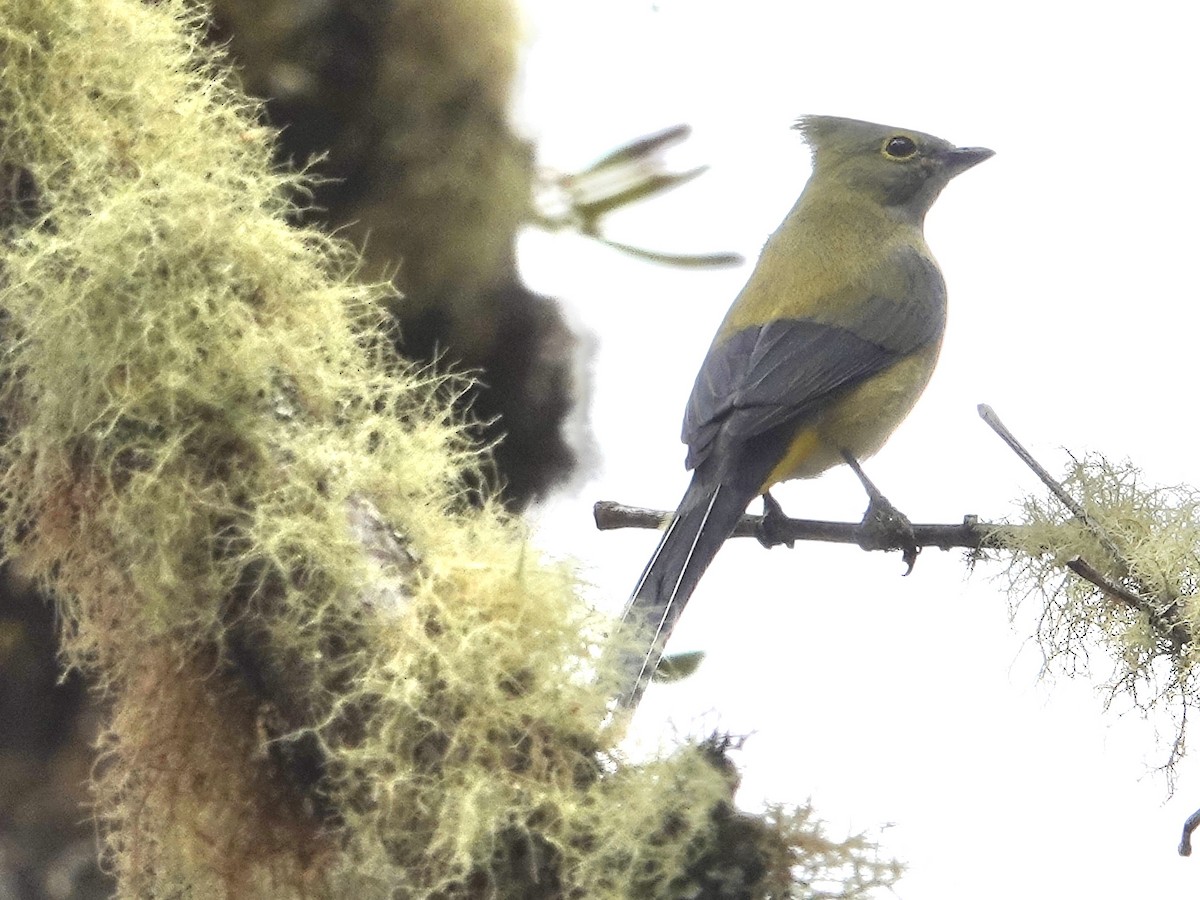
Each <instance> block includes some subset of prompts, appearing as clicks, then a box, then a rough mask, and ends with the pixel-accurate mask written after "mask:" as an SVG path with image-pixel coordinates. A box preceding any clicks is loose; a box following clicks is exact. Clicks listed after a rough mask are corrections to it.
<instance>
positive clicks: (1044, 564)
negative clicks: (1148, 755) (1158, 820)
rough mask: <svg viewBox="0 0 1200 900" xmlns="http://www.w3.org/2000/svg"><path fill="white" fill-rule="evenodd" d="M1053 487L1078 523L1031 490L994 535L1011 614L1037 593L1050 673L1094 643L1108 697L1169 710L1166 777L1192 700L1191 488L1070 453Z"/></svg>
mask: <svg viewBox="0 0 1200 900" xmlns="http://www.w3.org/2000/svg"><path fill="white" fill-rule="evenodd" d="M1062 487H1063V488H1064V489H1065V490H1066V491H1067V493H1069V494H1070V495H1071V496H1072V497H1074V498H1075V499H1076V500H1077V501H1078V502H1079V503H1080V505H1081V506H1082V507H1083V509H1084V511H1085V512H1086V514H1087V517H1088V519H1089V521H1088V522H1085V521H1082V520H1080V519H1077V518H1075V517H1074V516H1073V515H1072V514H1071V513H1070V512H1069V511H1068V510H1067V509H1066V508H1065V507H1064V506H1063V505H1062V504H1061V503H1060V502H1059V501H1058V500H1056V499H1054V498H1050V497H1045V498H1043V497H1038V496H1030V497H1027V498H1025V499H1024V501H1023V502H1022V508H1021V513H1020V515H1019V516H1018V518H1017V524H1015V525H1014V526H1012V527H1010V528H1007V529H1004V530H1003V531H1002V532H1000V533H999V535H998V543H999V544H1000V545H1001V546H1003V547H1004V548H1005V549H1006V550H1008V551H1009V552H1010V553H1011V554H1012V561H1011V563H1010V565H1009V570H1008V577H1009V580H1010V582H1011V587H1010V595H1011V596H1013V597H1014V598H1017V599H1016V600H1015V601H1014V612H1015V611H1016V610H1017V609H1018V608H1019V607H1020V606H1021V605H1022V603H1023V602H1024V601H1025V600H1027V599H1029V598H1037V603H1038V604H1039V610H1038V614H1037V615H1038V618H1037V640H1038V643H1039V645H1040V646H1041V648H1042V652H1043V654H1044V656H1045V660H1046V667H1047V670H1048V671H1054V670H1061V671H1066V672H1068V673H1074V672H1076V671H1080V670H1086V671H1094V670H1095V662H1094V660H1095V658H1096V657H1097V656H1098V655H1099V654H1097V653H1096V651H1097V650H1098V649H1100V650H1103V651H1104V658H1106V659H1107V663H1106V665H1105V666H1104V668H1103V669H1101V671H1100V672H1099V673H1098V674H1100V675H1101V677H1102V678H1104V680H1105V686H1106V691H1107V692H1108V699H1109V702H1110V703H1111V702H1112V701H1113V700H1115V699H1116V698H1118V697H1123V698H1126V699H1127V701H1128V702H1130V703H1131V704H1133V705H1134V706H1136V707H1138V708H1140V709H1142V710H1143V711H1145V712H1150V711H1151V710H1156V709H1158V710H1165V711H1166V713H1167V714H1168V715H1171V716H1172V717H1173V718H1174V721H1175V730H1174V738H1173V740H1172V742H1171V750H1170V753H1169V756H1168V759H1167V762H1166V765H1165V768H1166V770H1167V774H1168V776H1169V777H1170V775H1171V772H1172V770H1173V768H1174V765H1175V763H1176V762H1178V760H1179V759H1180V758H1181V756H1182V754H1183V751H1184V740H1185V737H1186V722H1187V711H1188V709H1189V707H1191V706H1194V705H1195V704H1196V703H1197V701H1198V699H1200V698H1198V697H1197V681H1196V673H1197V667H1196V663H1197V661H1198V660H1197V650H1196V641H1195V638H1194V635H1195V634H1196V633H1197V627H1198V626H1200V597H1198V596H1197V579H1198V578H1200V493H1197V492H1196V491H1195V490H1194V489H1192V488H1190V487H1187V486H1185V485H1177V486H1170V487H1164V486H1156V485H1151V484H1147V483H1145V480H1144V478H1143V476H1142V473H1141V472H1140V471H1139V470H1138V469H1137V468H1136V467H1135V466H1133V465H1132V464H1131V463H1129V462H1123V463H1113V462H1111V461H1109V460H1107V459H1105V458H1103V457H1102V456H1099V455H1095V454H1093V455H1088V456H1085V457H1082V458H1080V459H1073V460H1072V465H1071V467H1070V468H1069V470H1068V472H1067V475H1066V477H1065V478H1064V479H1063V481H1062ZM1085 575H1090V576H1091V578H1090V579H1089V578H1088V577H1085ZM1097 582H1099V583H1097Z"/></svg>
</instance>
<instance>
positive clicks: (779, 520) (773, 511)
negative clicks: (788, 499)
mask: <svg viewBox="0 0 1200 900" xmlns="http://www.w3.org/2000/svg"><path fill="white" fill-rule="evenodd" d="M762 500H763V517H762V521H761V522H759V523H758V534H757V535H755V537H757V538H758V542H759V543H760V544H762V545H763V546H764V547H766V548H767V549H768V550H770V549H771V548H772V547H778V546H779V545H780V544H783V545H784V546H786V547H787V548H788V549H789V550H791V549H792V547H794V546H795V545H796V539H795V538H789V537H786V534H787V532H786V531H784V530H783V526H784V524H785V523H786V522H787V514H786V513H785V512H784V511H783V507H782V506H780V505H779V501H778V500H776V499H775V498H774V497H772V496H771V492H770V491H763V495H762Z"/></svg>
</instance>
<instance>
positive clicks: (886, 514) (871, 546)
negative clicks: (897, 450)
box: [842, 450, 920, 575]
mask: <svg viewBox="0 0 1200 900" xmlns="http://www.w3.org/2000/svg"><path fill="white" fill-rule="evenodd" d="M842 459H844V460H845V461H846V465H848V466H849V467H850V469H851V470H852V471H853V472H854V474H855V475H856V476H858V480H859V481H860V482H861V483H862V486H863V489H864V490H865V491H866V492H867V497H869V498H870V502H869V503H868V504H867V511H866V513H865V514H864V515H863V520H862V527H863V532H864V536H863V540H862V541H860V545H861V546H862V548H863V549H864V550H902V551H903V552H904V557H903V558H904V562H905V564H906V565H907V566H908V570H907V571H906V572H905V573H904V574H905V575H907V574H908V573H909V572H911V571H912V570H913V565H915V564H916V561H917V554H918V553H919V552H920V548H919V547H918V546H917V540H916V537H915V536H914V534H913V527H912V522H910V521H909V520H908V516H906V515H904V513H902V512H900V510H898V509H896V507H895V506H894V505H893V504H892V501H891V500H889V499H888V498H887V497H885V496H883V493H882V492H881V491H880V490H879V488H877V487H875V482H873V481H872V480H871V479H870V478H868V477H867V473H866V472H864V471H863V469H862V466H861V465H859V462H858V460H857V459H855V458H854V454H853V453H851V452H850V451H849V450H842Z"/></svg>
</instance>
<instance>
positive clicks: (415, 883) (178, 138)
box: [0, 0, 890, 900]
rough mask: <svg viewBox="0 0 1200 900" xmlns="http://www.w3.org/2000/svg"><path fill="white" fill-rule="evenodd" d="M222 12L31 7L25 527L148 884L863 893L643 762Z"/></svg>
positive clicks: (13, 110)
mask: <svg viewBox="0 0 1200 900" xmlns="http://www.w3.org/2000/svg"><path fill="white" fill-rule="evenodd" d="M189 9H190V7H189V6H188V5H187V4H185V3H183V2H181V0H160V2H158V3H153V4H147V3H143V2H139V0H0V66H2V71H0V127H2V129H3V132H2V135H0V165H2V166H4V167H5V171H6V172H9V173H15V175H14V177H12V178H7V179H5V182H4V184H2V185H0V190H4V191H8V192H9V193H8V194H7V195H5V196H0V201H2V202H0V226H2V228H3V233H2V241H3V244H2V250H3V260H2V263H0V265H2V267H3V269H2V273H0V275H2V277H0V310H3V317H4V318H3V357H2V363H0V367H2V371H0V379H2V384H3V390H2V393H0V412H2V413H3V419H4V422H3V424H4V434H3V437H4V442H3V445H2V447H0V492H2V495H0V496H2V500H3V507H4V513H5V519H4V524H3V529H4V530H3V535H4V540H5V548H6V552H7V553H8V554H9V555H10V557H13V558H15V559H16V560H18V561H19V563H20V565H22V566H23V567H24V569H25V570H26V571H27V572H28V573H30V574H31V575H33V576H36V577H38V578H40V579H41V580H42V581H43V582H44V583H45V584H47V585H48V586H49V587H50V588H52V589H53V591H54V592H55V594H56V595H57V597H58V599H59V602H60V606H61V610H62V617H63V621H64V643H65V655H66V657H67V659H68V661H69V662H71V663H72V664H74V665H77V666H81V667H84V668H86V669H87V670H88V671H89V672H90V673H91V675H92V676H93V678H94V679H95V680H96V682H97V683H98V684H99V685H100V686H101V688H102V689H104V690H106V691H107V692H108V695H109V698H110V702H111V706H112V714H111V721H110V722H109V724H108V727H107V729H106V732H105V734H104V737H103V739H102V748H101V749H102V751H103V757H102V761H101V764H100V765H99V766H98V768H97V776H96V794H97V815H98V817H99V818H100V820H101V823H102V825H103V830H104V834H105V838H106V842H107V861H108V863H109V865H111V867H112V868H113V870H114V871H115V873H116V875H117V877H118V879H119V888H120V892H121V895H122V896H130V897H133V896H155V897H164V898H166V897H204V898H208V897H220V896H228V897H239V898H241V897H271V898H286V897H301V896H303V897H346V896H354V897H362V898H373V897H380V898H383V897H392V898H425V897H439V898H441V897H444V898H450V897H512V898H518V897H520V898H527V897H528V898H536V897H547V898H549V897H586V898H605V897H611V898H622V900H623V898H630V897H647V898H658V897H684V896H695V893H696V885H707V884H710V883H719V882H721V879H725V880H726V881H728V882H729V883H734V882H735V881H736V880H737V878H739V877H742V876H741V875H739V874H738V873H741V872H743V869H744V870H745V871H748V872H755V873H758V876H759V877H758V880H757V881H753V880H751V881H749V882H745V883H742V884H741V887H740V888H739V890H740V892H735V893H733V894H730V895H729V896H737V897H742V896H745V897H784V896H796V897H806V896H809V897H816V896H830V894H828V893H818V892H816V891H815V890H814V889H810V887H806V886H805V885H804V884H803V883H802V882H793V879H792V877H791V873H792V870H793V867H798V870H803V868H804V865H805V861H806V860H807V861H808V862H810V863H811V864H812V865H814V866H817V867H818V868H820V869H821V870H822V871H829V872H833V871H836V869H837V866H838V865H846V866H849V867H850V868H851V869H853V870H857V868H858V866H859V864H860V863H861V865H868V866H869V863H870V858H871V852H870V848H864V847H863V846H861V845H860V844H859V843H856V842H854V841H851V842H848V843H846V844H843V845H822V847H823V849H821V850H820V853H819V854H814V855H806V854H808V851H807V850H806V846H808V845H807V844H806V840H807V839H808V838H811V839H812V840H817V839H818V838H819V829H818V828H816V827H815V826H814V825H813V823H812V822H810V821H808V820H807V818H806V817H805V816H803V815H801V816H799V818H796V817H793V818H790V819H789V818H786V817H784V818H780V817H776V818H775V819H771V818H769V817H768V818H767V819H762V820H758V819H752V818H749V817H746V818H739V817H738V815H737V814H735V813H734V812H733V811H732V805H731V801H732V795H733V793H734V791H735V789H736V779H734V778H733V777H731V775H730V772H729V770H728V768H727V765H725V764H723V762H722V759H721V758H720V754H719V753H715V752H713V751H712V750H711V748H708V749H706V748H704V747H696V746H685V747H684V748H682V749H681V750H679V751H677V752H676V753H674V754H672V755H671V756H669V757H667V758H664V759H661V760H657V761H654V762H651V763H649V764H646V765H641V766H631V765H628V764H625V763H623V761H622V760H621V758H620V756H619V754H618V753H616V751H615V750H614V748H613V743H614V741H615V740H616V739H617V737H618V736H619V735H618V731H617V729H615V728H612V727H607V726H605V725H604V724H602V723H603V722H604V721H605V712H606V710H605V704H606V697H607V695H608V691H607V690H605V684H606V677H614V678H615V674H613V675H611V676H606V674H605V672H604V671H600V672H599V673H596V672H594V671H593V670H594V668H595V667H596V666H597V665H600V666H602V663H597V662H596V660H597V658H602V657H598V656H597V654H596V653H595V652H594V649H595V643H596V639H597V638H596V635H597V634H598V632H599V630H600V628H601V623H598V622H596V621H594V620H593V617H592V615H591V613H589V612H588V611H587V610H586V609H585V608H584V607H583V606H582V605H581V604H580V602H579V600H578V598H577V595H576V588H575V580H574V578H573V576H572V573H571V572H570V571H569V570H568V569H567V568H565V567H563V566H552V565H547V564H546V563H544V562H543V561H541V560H540V559H539V558H538V557H537V554H536V553H534V552H533V551H532V550H531V548H530V547H529V545H528V543H527V541H526V538H525V534H524V529H523V527H521V525H520V524H519V523H517V522H515V521H514V520H512V519H511V518H510V517H508V516H506V515H505V514H503V513H502V512H500V511H498V510H497V509H496V508H495V507H494V505H492V504H489V503H484V504H483V505H482V509H479V510H474V511H468V510H469V504H466V503H464V502H463V491H464V490H465V488H464V473H468V472H470V471H471V469H472V468H473V467H476V466H479V465H483V464H484V462H483V457H481V456H480V455H479V453H478V451H477V450H475V449H473V448H471V447H469V446H468V445H467V443H466V441H465V440H464V438H463V437H462V434H463V430H462V428H461V425H460V423H458V422H456V421H455V419H454V416H453V415H452V413H451V412H450V409H451V408H452V407H451V403H450V400H451V398H450V397H449V394H450V393H452V392H453V391H454V390H457V389H458V386H457V383H456V382H453V381H448V380H447V379H445V378H442V377H439V376H437V375H435V374H432V373H429V372H426V371H418V370H414V369H412V368H410V367H407V366H405V365H402V364H401V363H399V362H397V361H395V360H394V359H391V358H390V357H389V355H388V352H389V351H388V347H389V345H388V343H387V342H386V341H385V340H383V339H382V338H381V337H380V329H379V312H378V308H379V304H380V301H381V300H383V299H386V297H387V296H388V292H387V291H386V290H385V289H383V288H380V287H372V286H362V285H360V284H358V283H357V282H356V281H355V280H354V278H353V276H354V274H355V265H356V264H355V260H354V258H353V257H352V256H351V255H350V254H349V253H348V252H347V251H346V250H345V249H344V248H343V247H342V246H341V245H339V244H338V243H337V242H335V241H333V240H331V239H329V238H327V237H325V236H323V235H321V234H319V233H317V232H315V231H312V230H298V229H294V228H292V227H289V225H288V224H287V217H288V213H289V206H288V203H287V201H286V200H284V199H283V198H284V197H285V196H286V195H288V194H295V189H296V188H297V187H298V186H299V185H300V181H299V180H298V179H297V177H296V176H294V175H289V174H286V173H281V172H279V171H277V170H274V169H273V168H272V167H271V164H270V158H271V143H270V141H271V136H270V135H269V134H268V133H266V132H265V131H264V130H263V129H261V128H260V127H259V126H258V125H257V124H256V111H255V109H254V108H253V107H252V106H251V105H250V104H248V103H247V102H246V101H245V100H244V99H243V98H242V97H241V95H240V94H238V93H237V92H236V91H235V90H234V89H233V88H231V87H230V86H229V83H228V81H227V80H225V77H224V75H223V73H222V72H221V70H220V69H219V68H218V67H217V66H216V65H215V63H214V62H213V59H212V57H210V56H209V55H207V52H206V51H204V50H202V49H200V46H199V43H198V40H197V37H196V35H197V28H198V25H199V23H198V21H197V20H196V18H195V17H194V16H193V15H192V14H191V13H190V12H189ZM14 186H18V187H20V193H21V195H22V196H21V197H19V198H18V197H14V195H13V194H12V192H13V190H14ZM26 195H28V196H26ZM18 201H19V202H18ZM364 520H365V522H366V524H365V525H364ZM379 523H383V526H386V527H382V531H383V532H387V531H388V529H393V530H394V533H385V534H383V536H382V537H381V538H380V540H379V542H378V543H379V547H381V548H383V549H382V551H380V552H378V553H377V552H375V550H374V549H369V548H368V547H367V546H365V539H364V534H365V533H368V532H369V531H370V528H371V527H375V526H376V525H378V524H379ZM384 580H386V582H387V585H388V590H386V591H385V590H382V589H378V588H379V583H380V582H381V581H384ZM730 823H734V824H738V823H741V824H742V825H743V826H745V830H747V831H748V832H750V833H752V834H753V835H754V837H755V843H752V844H750V845H749V846H747V845H744V844H739V845H738V848H737V849H738V852H739V853H741V854H744V855H745V856H746V859H747V860H748V861H744V860H742V859H741V858H740V857H735V858H734V859H732V860H730V859H728V858H726V857H722V856H721V850H722V845H721V843H720V842H721V839H722V834H723V833H727V832H728V830H729V828H730V827H731V824H730ZM723 829H724V831H723ZM831 848H832V849H831ZM743 862H744V865H743ZM880 871H881V872H884V871H885V870H882V869H881V870H880ZM843 883H844V888H845V890H844V891H843V895H844V896H858V893H857V891H858V886H859V885H860V882H856V881H854V880H853V879H852V878H851V877H850V876H847V877H846V878H845V880H844V882H843ZM877 883H880V884H886V883H890V881H888V879H887V878H886V877H881V879H880V880H878V881H877ZM709 895H710V896H717V894H711V893H710V894H709ZM721 896H724V895H721Z"/></svg>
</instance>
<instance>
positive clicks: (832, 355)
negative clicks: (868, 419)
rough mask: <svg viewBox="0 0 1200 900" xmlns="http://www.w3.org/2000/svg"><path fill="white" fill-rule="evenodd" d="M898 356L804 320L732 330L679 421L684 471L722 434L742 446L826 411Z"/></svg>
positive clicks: (706, 366)
mask: <svg viewBox="0 0 1200 900" xmlns="http://www.w3.org/2000/svg"><path fill="white" fill-rule="evenodd" d="M903 356H904V354H903V353H900V352H897V351H895V350H891V349H889V348H887V347H884V346H882V345H880V344H877V343H875V342H873V341H869V340H865V339H863V338H861V337H859V336H858V335H856V334H854V333H853V332H851V331H847V330H846V329H844V328H839V327H837V326H835V325H826V324H823V323H820V322H813V321H811V320H808V319H776V320H775V321H773V322H768V323H766V324H765V325H754V326H751V327H748V328H744V329H742V330H741V331H739V332H736V333H735V334H734V335H732V336H731V337H730V338H728V339H727V340H725V341H724V342H722V343H721V344H719V345H717V346H715V347H713V349H712V350H710V351H709V354H708V356H707V357H706V358H705V360H704V364H703V365H702V366H701V367H700V372H699V374H698V375H697V376H696V384H695V386H694V387H693V389H692V395H691V397H690V398H689V400H688V405H687V411H686V412H685V413H684V419H683V441H684V443H685V444H687V445H688V457H687V467H688V468H689V469H694V468H695V467H697V466H698V465H700V464H701V463H702V462H704V460H705V459H706V458H707V457H708V456H709V454H710V453H711V451H712V448H713V446H714V444H715V442H716V440H717V437H718V435H721V434H722V433H723V434H724V435H725V436H726V437H727V438H734V439H735V440H736V441H737V442H739V443H740V442H743V441H748V440H750V439H752V438H754V437H756V436H758V435H761V434H764V433H765V432H768V431H771V430H772V429H774V428H776V427H778V426H781V425H783V424H784V423H786V422H789V421H796V420H799V419H801V418H803V417H804V416H805V415H806V414H811V412H812V411H814V409H815V408H816V407H818V406H824V405H825V404H826V403H828V402H829V401H830V400H831V399H833V398H835V397H837V396H838V395H839V394H840V393H842V392H843V391H845V390H848V389H849V388H851V387H853V386H854V385H856V384H860V383H861V382H862V381H864V380H866V379H867V378H870V377H871V376H872V375H874V374H876V373H877V372H881V371H883V370H884V369H886V368H888V367H889V366H891V365H892V364H893V363H895V362H896V361H898V360H899V359H901V358H903Z"/></svg>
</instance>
